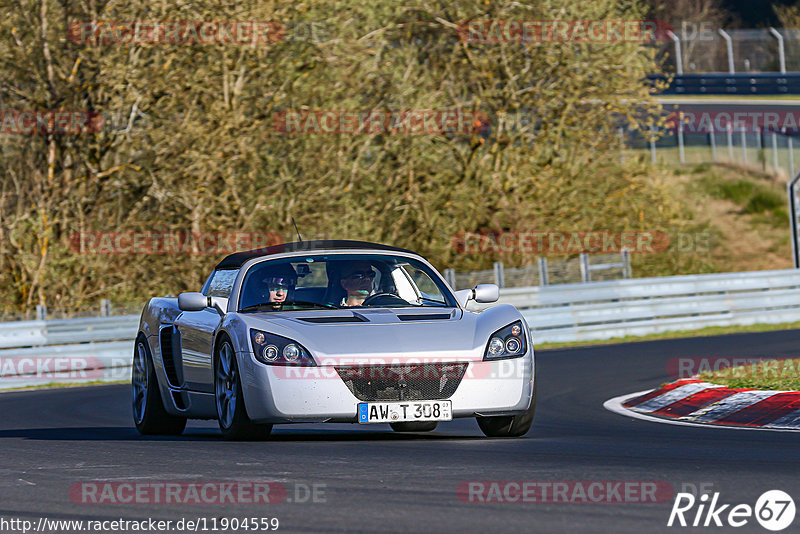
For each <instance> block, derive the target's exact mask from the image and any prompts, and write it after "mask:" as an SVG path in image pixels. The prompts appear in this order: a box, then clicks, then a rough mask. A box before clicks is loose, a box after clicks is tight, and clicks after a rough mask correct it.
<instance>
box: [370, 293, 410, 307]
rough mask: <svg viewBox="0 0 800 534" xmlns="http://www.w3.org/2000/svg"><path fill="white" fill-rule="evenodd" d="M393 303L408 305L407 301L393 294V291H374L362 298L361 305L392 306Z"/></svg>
mask: <svg viewBox="0 0 800 534" xmlns="http://www.w3.org/2000/svg"><path fill="white" fill-rule="evenodd" d="M393 304H396V305H400V306H408V301H406V300H405V299H402V298H400V297H398V296H397V295H395V294H394V293H375V294H374V295H370V296H369V297H367V298H366V299H364V303H363V304H361V305H362V306H374V305H378V306H392V305H393Z"/></svg>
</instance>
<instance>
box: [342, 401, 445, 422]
mask: <svg viewBox="0 0 800 534" xmlns="http://www.w3.org/2000/svg"><path fill="white" fill-rule="evenodd" d="M452 419H453V403H452V401H449V400H446V401H418V402H361V403H359V405H358V422H359V423H361V424H365V425H366V424H371V423H404V422H408V421H452Z"/></svg>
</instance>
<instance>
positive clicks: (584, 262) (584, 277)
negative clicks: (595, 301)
mask: <svg viewBox="0 0 800 534" xmlns="http://www.w3.org/2000/svg"><path fill="white" fill-rule="evenodd" d="M581 281H582V282H584V283H586V282H591V281H592V273H591V272H590V271H589V255H588V254H587V253H586V252H581Z"/></svg>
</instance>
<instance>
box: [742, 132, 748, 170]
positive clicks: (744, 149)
mask: <svg viewBox="0 0 800 534" xmlns="http://www.w3.org/2000/svg"><path fill="white" fill-rule="evenodd" d="M742 162H743V163H744V164H745V165H747V131H746V130H744V129H743V130H742Z"/></svg>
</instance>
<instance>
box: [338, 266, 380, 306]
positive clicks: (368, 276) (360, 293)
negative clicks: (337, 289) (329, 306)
mask: <svg viewBox="0 0 800 534" xmlns="http://www.w3.org/2000/svg"><path fill="white" fill-rule="evenodd" d="M374 282H375V271H374V270H373V269H372V265H370V264H369V262H366V261H354V262H351V263H348V264H347V265H346V266H345V267H344V268H343V269H342V277H341V279H340V280H339V284H341V286H342V289H344V290H345V292H346V293H347V294H346V295H345V297H344V298H343V299H342V302H340V303H339V306H361V305H363V304H364V301H365V300H366V299H367V297H369V296H370V295H372V294H374V293H375V288H374Z"/></svg>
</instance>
